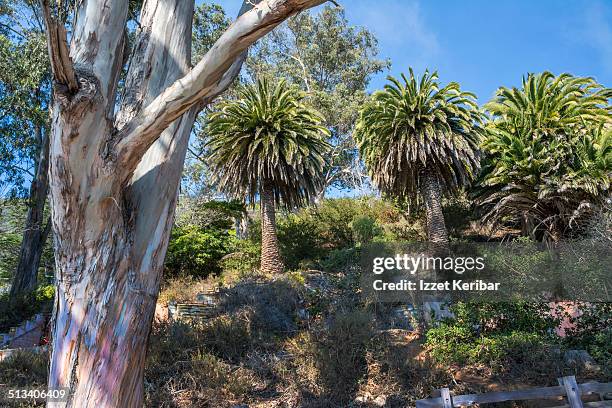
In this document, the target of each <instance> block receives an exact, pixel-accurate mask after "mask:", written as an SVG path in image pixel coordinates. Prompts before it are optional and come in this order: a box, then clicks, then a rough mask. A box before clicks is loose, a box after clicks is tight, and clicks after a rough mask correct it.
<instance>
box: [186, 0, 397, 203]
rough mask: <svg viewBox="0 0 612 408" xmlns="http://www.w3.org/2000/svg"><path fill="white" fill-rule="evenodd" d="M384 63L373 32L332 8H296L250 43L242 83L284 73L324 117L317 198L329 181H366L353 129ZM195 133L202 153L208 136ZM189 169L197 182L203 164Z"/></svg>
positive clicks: (347, 184)
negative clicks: (325, 148)
mask: <svg viewBox="0 0 612 408" xmlns="http://www.w3.org/2000/svg"><path fill="white" fill-rule="evenodd" d="M388 66H389V62H388V61H385V60H381V59H379V58H378V41H377V40H376V37H375V36H374V34H373V33H371V32H370V31H368V30H367V29H366V28H364V27H357V26H354V25H351V24H350V22H349V21H348V20H347V19H346V17H345V13H344V11H343V10H342V9H340V8H333V7H324V8H323V9H321V10H320V11H318V12H316V13H314V12H305V13H300V14H298V15H296V16H294V17H292V18H291V19H289V20H288V21H287V23H285V24H283V25H282V26H281V27H279V28H278V29H277V30H275V31H274V32H272V33H271V34H270V35H269V36H267V37H266V38H264V39H262V41H260V42H259V43H257V44H256V45H255V46H254V47H252V50H251V52H250V55H249V58H248V59H247V62H246V68H247V69H246V75H244V77H243V81H244V82H254V81H256V80H257V79H258V78H261V77H267V78H273V79H279V78H284V79H286V80H287V81H289V82H290V83H292V84H294V85H297V86H299V87H300V88H301V89H302V90H303V91H305V92H307V93H308V102H309V103H310V104H311V105H312V106H313V107H314V108H315V109H317V110H318V111H319V112H321V114H322V115H323V117H325V126H327V127H328V129H329V130H330V135H329V136H328V142H329V143H330V144H331V145H332V149H331V150H330V151H329V152H328V153H327V157H326V159H327V160H326V162H327V164H326V166H325V169H324V183H323V184H322V186H321V189H320V191H319V192H318V193H317V195H318V198H319V199H320V198H322V197H323V196H324V194H325V191H326V190H327V188H329V187H330V186H333V187H336V188H360V187H362V184H363V183H364V182H365V174H364V173H365V172H364V171H363V170H362V166H361V163H360V161H359V157H358V152H357V149H356V146H355V142H354V140H353V138H352V132H353V128H354V125H355V122H356V120H357V115H358V111H359V108H360V107H361V106H362V105H363V103H364V102H365V100H366V99H367V94H366V88H367V87H368V85H369V83H370V80H371V78H372V76H373V75H375V74H377V73H379V72H381V71H382V70H384V69H386V68H387V67H388ZM198 136H199V138H198V139H199V140H197V139H196V144H195V146H194V147H195V149H194V153H195V154H196V157H197V156H200V157H203V155H204V154H205V153H203V152H204V151H203V149H201V147H202V146H203V145H204V144H205V143H206V137H207V135H206V132H198ZM192 170H194V171H195V174H193V175H194V177H193V178H194V179H197V181H198V183H201V181H202V179H203V177H198V176H200V175H204V176H206V171H207V169H206V168H205V166H201V165H200V164H199V163H198V164H197V165H196V166H194V168H193V169H192ZM200 172H202V173H200Z"/></svg>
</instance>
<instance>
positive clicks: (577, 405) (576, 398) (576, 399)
mask: <svg viewBox="0 0 612 408" xmlns="http://www.w3.org/2000/svg"><path fill="white" fill-rule="evenodd" d="M561 380H562V381H563V387H564V388H565V393H566V395H567V401H568V402H569V405H570V407H571V408H583V405H582V399H581V398H580V396H581V395H582V394H581V392H580V387H578V384H576V377H574V376H568V377H563V378H562V379H561Z"/></svg>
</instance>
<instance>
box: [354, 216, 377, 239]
mask: <svg viewBox="0 0 612 408" xmlns="http://www.w3.org/2000/svg"><path fill="white" fill-rule="evenodd" d="M350 226H351V230H353V239H354V240H355V242H357V243H359V244H367V243H369V242H371V241H372V240H373V239H374V238H375V237H376V236H377V235H379V234H381V232H382V230H381V228H380V227H379V226H378V225H377V224H376V220H375V219H374V218H372V217H370V216H367V215H357V216H356V217H354V218H353V220H352V221H351V223H350Z"/></svg>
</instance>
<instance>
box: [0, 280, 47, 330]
mask: <svg viewBox="0 0 612 408" xmlns="http://www.w3.org/2000/svg"><path fill="white" fill-rule="evenodd" d="M54 295H55V288H54V287H53V285H45V286H39V287H38V288H37V289H36V290H35V291H34V292H32V293H29V294H26V295H21V296H18V297H17V298H15V299H13V300H10V299H9V296H8V294H4V295H2V296H0V333H3V332H5V331H8V330H9V329H10V328H11V327H15V326H18V325H19V324H21V323H22V322H23V321H25V320H27V319H29V318H31V317H33V316H34V315H35V314H37V313H41V312H47V311H50V310H51V306H52V301H53V297H54Z"/></svg>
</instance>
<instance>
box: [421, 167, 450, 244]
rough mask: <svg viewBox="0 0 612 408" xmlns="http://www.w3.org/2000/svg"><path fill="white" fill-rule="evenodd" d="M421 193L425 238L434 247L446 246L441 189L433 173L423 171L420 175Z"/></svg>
mask: <svg viewBox="0 0 612 408" xmlns="http://www.w3.org/2000/svg"><path fill="white" fill-rule="evenodd" d="M420 181H421V195H422V196H423V202H424V204H425V218H426V224H427V225H426V227H427V240H428V241H429V242H430V243H431V244H432V246H433V247H434V248H438V249H442V250H444V249H447V248H448V232H447V230H446V224H445V223H444V214H443V213H442V189H441V186H440V181H439V180H438V176H437V175H436V174H435V173H432V172H430V171H424V172H423V174H422V175H421V180H420Z"/></svg>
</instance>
